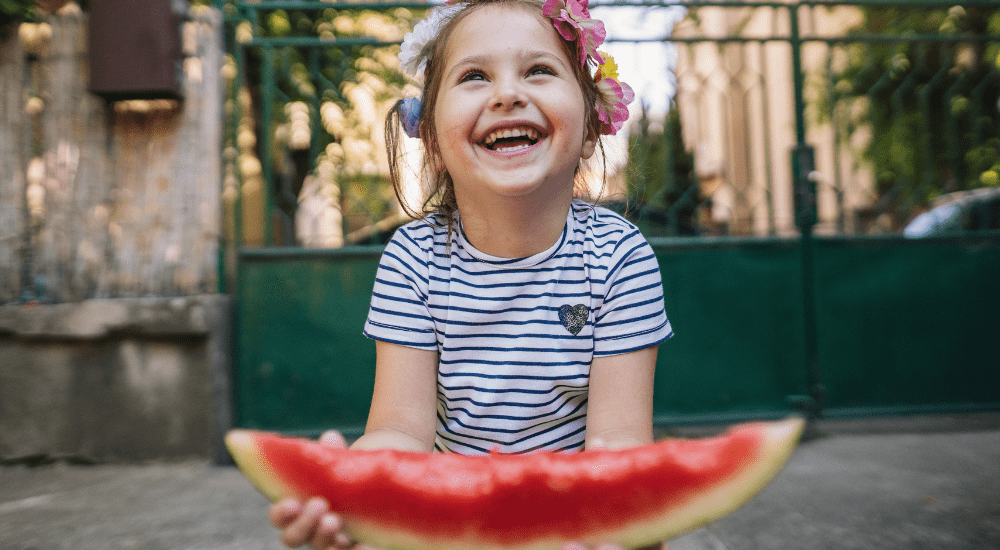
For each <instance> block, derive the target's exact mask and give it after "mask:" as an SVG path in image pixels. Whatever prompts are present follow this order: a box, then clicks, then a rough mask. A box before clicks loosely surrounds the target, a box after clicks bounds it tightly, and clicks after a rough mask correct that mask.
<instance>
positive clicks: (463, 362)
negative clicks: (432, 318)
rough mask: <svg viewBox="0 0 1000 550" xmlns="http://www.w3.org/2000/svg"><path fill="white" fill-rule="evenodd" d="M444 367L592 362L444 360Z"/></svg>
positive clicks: (586, 362)
mask: <svg viewBox="0 0 1000 550" xmlns="http://www.w3.org/2000/svg"><path fill="white" fill-rule="evenodd" d="M441 364H442V365H496V366H515V365H516V366H522V367H582V366H586V365H589V364H590V361H589V360H587V361H550V362H545V361H492V360H489V359H447V360H446V359H442V360H441Z"/></svg>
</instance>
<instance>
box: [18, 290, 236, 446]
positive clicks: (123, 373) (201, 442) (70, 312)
mask: <svg viewBox="0 0 1000 550" xmlns="http://www.w3.org/2000/svg"><path fill="white" fill-rule="evenodd" d="M229 311H230V307H229V298H228V297H226V296H222V295H218V294H216V295H205V296H188V297H177V298H120V299H105V300H101V299H98V300H85V301H82V302H77V303H72V304H58V305H37V306H2V307H0V365H2V368H0V460H4V461H24V460H29V461H30V460H40V459H59V458H68V459H74V460H82V461H97V462H103V461H134V460H149V459H155V458H181V457H212V458H214V459H215V460H217V461H224V460H225V459H226V453H225V451H224V449H223V448H222V447H221V439H222V435H223V434H224V432H225V430H227V429H228V428H229V426H230V424H231V419H230V412H229V411H230V410H231V406H230V402H231V397H230V390H229V355H230V345H229V342H230V338H229V327H230V318H229Z"/></svg>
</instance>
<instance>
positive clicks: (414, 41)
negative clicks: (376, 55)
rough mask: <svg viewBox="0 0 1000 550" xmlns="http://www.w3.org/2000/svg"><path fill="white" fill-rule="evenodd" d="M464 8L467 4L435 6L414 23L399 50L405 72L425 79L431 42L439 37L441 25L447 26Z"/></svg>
mask: <svg viewBox="0 0 1000 550" xmlns="http://www.w3.org/2000/svg"><path fill="white" fill-rule="evenodd" d="M463 8H465V4H455V5H446V6H439V7H436V8H433V9H431V11H430V13H429V14H428V15H427V18H426V19H423V20H421V21H419V22H418V23H417V24H416V25H414V27H413V32H410V33H406V36H404V37H403V44H402V45H401V47H400V48H401V49H400V52H399V61H400V66H401V67H402V69H403V72H405V73H406V74H408V75H410V76H412V77H413V78H416V79H417V80H422V79H423V77H424V69H426V68H427V59H428V58H429V57H430V55H431V51H430V45H431V43H432V42H433V41H434V39H435V38H437V35H438V33H439V32H440V31H441V27H443V26H445V24H447V23H448V21H450V20H451V18H452V17H455V14H457V13H458V12H460V11H462V9H463Z"/></svg>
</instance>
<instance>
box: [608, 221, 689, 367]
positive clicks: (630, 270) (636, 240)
mask: <svg viewBox="0 0 1000 550" xmlns="http://www.w3.org/2000/svg"><path fill="white" fill-rule="evenodd" d="M671 336H673V331H672V330H671V327H670V321H669V320H668V319H667V314H666V311H665V310H664V306H663V279H662V277H661V275H660V266H659V263H658V262H657V260H656V255H655V254H654V253H653V247H651V246H650V245H649V243H648V242H646V239H645V238H643V236H642V234H641V233H639V231H638V230H637V229H635V228H634V227H633V228H632V231H631V232H630V233H628V234H626V236H625V237H623V238H622V239H621V240H620V241H619V242H618V243H617V245H616V247H615V250H614V252H613V253H612V256H611V260H610V261H609V263H608V275H607V278H606V279H605V284H604V300H603V303H602V304H601V307H600V309H599V310H598V312H597V314H596V316H595V319H594V355H595V356H602V355H618V354H621V353H628V352H631V351H636V350H640V349H643V348H646V347H649V346H653V345H656V344H659V343H660V342H662V341H664V340H666V339H667V338H670V337H671Z"/></svg>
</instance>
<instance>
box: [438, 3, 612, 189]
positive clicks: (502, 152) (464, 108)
mask: <svg viewBox="0 0 1000 550" xmlns="http://www.w3.org/2000/svg"><path fill="white" fill-rule="evenodd" d="M546 23H547V21H543V20H542V19H541V17H540V15H535V14H532V13H529V12H527V11H525V10H523V9H511V8H509V7H508V8H504V7H501V6H486V7H483V8H481V9H478V10H477V11H475V12H473V13H470V14H469V15H468V16H467V17H466V18H465V19H463V20H462V21H460V22H459V23H458V25H457V26H456V27H455V29H454V31H453V32H452V34H451V36H450V38H449V41H448V44H447V47H446V49H445V54H444V57H443V76H442V80H441V86H440V90H439V92H438V96H437V99H436V102H435V113H434V126H435V128H436V131H437V136H436V137H437V139H436V141H437V146H438V154H439V155H440V159H441V161H442V162H443V163H444V167H445V168H446V169H447V170H448V173H449V174H450V175H451V178H452V180H453V181H454V185H455V197H456V199H457V201H458V203H459V207H460V208H463V207H464V206H465V205H471V204H472V203H473V202H478V203H479V204H483V205H491V204H496V200H495V199H497V198H502V197H533V198H537V199H545V198H553V197H562V196H565V197H566V198H567V199H568V198H570V197H572V190H573V178H574V175H575V172H576V168H577V165H578V164H579V161H580V159H581V158H589V157H590V156H591V155H592V154H593V153H594V148H595V146H596V136H592V135H588V134H587V131H586V128H585V126H584V123H585V116H584V114H585V113H584V98H583V92H582V91H581V89H580V86H579V84H578V83H577V81H576V76H575V73H574V72H573V65H572V63H574V62H573V61H572V60H571V59H570V58H569V57H568V56H567V54H566V51H565V49H564V47H563V45H562V43H561V42H560V39H559V37H558V34H557V33H556V30H555V28H554V27H553V26H552V25H551V24H546ZM563 194H565V195H563Z"/></svg>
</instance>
